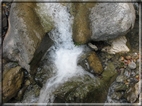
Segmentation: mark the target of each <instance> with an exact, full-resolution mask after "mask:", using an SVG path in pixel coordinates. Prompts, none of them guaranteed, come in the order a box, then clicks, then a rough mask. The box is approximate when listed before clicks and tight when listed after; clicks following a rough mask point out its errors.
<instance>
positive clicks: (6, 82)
mask: <svg viewBox="0 0 142 106" xmlns="http://www.w3.org/2000/svg"><path fill="white" fill-rule="evenodd" d="M5 71H6V72H5ZM23 77H24V73H23V72H22V71H21V67H20V66H16V67H13V68H11V69H9V70H4V74H3V80H2V95H3V98H2V100H3V102H7V101H8V100H10V99H11V98H12V97H14V96H16V94H17V93H18V91H19V90H20V87H21V84H22V83H23Z"/></svg>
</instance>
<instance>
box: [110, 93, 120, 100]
mask: <svg viewBox="0 0 142 106" xmlns="http://www.w3.org/2000/svg"><path fill="white" fill-rule="evenodd" d="M122 96H123V93H121V92H114V93H113V94H112V95H111V98H112V99H117V100H119V99H120V98H121V97H122Z"/></svg>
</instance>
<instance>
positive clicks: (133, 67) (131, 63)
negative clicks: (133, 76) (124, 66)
mask: <svg viewBox="0 0 142 106" xmlns="http://www.w3.org/2000/svg"><path fill="white" fill-rule="evenodd" d="M128 67H129V68H130V69H135V68H136V63H135V62H133V61H132V62H130V63H129V64H128Z"/></svg>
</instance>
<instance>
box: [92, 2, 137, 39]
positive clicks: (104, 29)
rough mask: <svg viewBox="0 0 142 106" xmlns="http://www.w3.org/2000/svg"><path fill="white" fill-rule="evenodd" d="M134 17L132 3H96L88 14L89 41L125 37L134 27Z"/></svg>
mask: <svg viewBox="0 0 142 106" xmlns="http://www.w3.org/2000/svg"><path fill="white" fill-rule="evenodd" d="M135 17H136V16H135V10H134V7H133V4H132V3H97V4H96V5H95V6H94V7H93V8H92V9H91V13H90V20H91V22H90V23H91V30H92V36H91V39H92V40H94V41H101V40H108V39H113V38H116V37H117V36H120V35H126V34H127V32H128V31H129V30H130V29H132V28H133V27H134V23H135Z"/></svg>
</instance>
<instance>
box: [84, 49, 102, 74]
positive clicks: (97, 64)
mask: <svg viewBox="0 0 142 106" xmlns="http://www.w3.org/2000/svg"><path fill="white" fill-rule="evenodd" d="M87 61H88V63H89V66H90V68H91V69H92V70H93V71H94V73H96V74H101V73H102V72H103V66H102V63H101V61H100V59H99V58H98V56H97V55H96V53H95V52H90V53H89V54H88V57H87Z"/></svg>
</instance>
